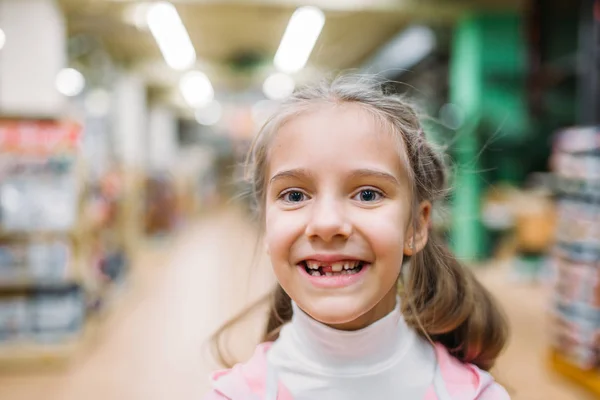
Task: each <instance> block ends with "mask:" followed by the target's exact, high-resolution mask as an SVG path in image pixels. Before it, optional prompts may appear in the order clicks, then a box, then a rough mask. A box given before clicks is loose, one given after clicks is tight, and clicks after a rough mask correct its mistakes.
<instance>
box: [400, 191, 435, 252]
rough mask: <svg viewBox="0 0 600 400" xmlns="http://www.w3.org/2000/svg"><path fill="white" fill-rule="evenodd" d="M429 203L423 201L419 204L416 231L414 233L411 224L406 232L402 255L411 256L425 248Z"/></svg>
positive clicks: (429, 212)
mask: <svg viewBox="0 0 600 400" xmlns="http://www.w3.org/2000/svg"><path fill="white" fill-rule="evenodd" d="M431 208H432V206H431V203H430V202H429V201H423V202H422V203H421V204H419V210H418V211H417V215H416V216H415V217H416V218H417V230H416V231H415V229H414V226H413V224H412V221H411V224H410V226H409V227H408V230H407V232H406V238H405V241H404V255H405V256H412V255H414V254H416V253H418V252H420V251H421V250H423V248H424V247H425V245H426V244H427V240H428V239H429V224H430V222H431Z"/></svg>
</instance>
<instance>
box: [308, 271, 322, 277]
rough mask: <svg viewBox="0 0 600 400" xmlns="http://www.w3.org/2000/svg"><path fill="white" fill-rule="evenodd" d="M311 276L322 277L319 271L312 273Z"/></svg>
mask: <svg viewBox="0 0 600 400" xmlns="http://www.w3.org/2000/svg"><path fill="white" fill-rule="evenodd" d="M310 274H311V275H312V276H321V274H319V271H310Z"/></svg>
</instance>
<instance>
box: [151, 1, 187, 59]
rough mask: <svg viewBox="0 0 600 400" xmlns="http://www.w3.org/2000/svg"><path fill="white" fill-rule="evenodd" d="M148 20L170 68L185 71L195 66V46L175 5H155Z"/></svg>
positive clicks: (162, 3) (163, 3) (164, 3)
mask: <svg viewBox="0 0 600 400" xmlns="http://www.w3.org/2000/svg"><path fill="white" fill-rule="evenodd" d="M146 20H147V22H148V28H150V32H152V35H153V36H154V39H155V40H156V43H157V44H158V48H159V49H160V51H161V53H162V55H163V58H164V59H165V62H166V63H167V65H168V66H169V67H171V68H173V69H176V70H184V69H187V68H190V67H191V66H192V65H194V62H195V61H196V52H195V51H194V46H193V45H192V41H191V40H190V37H189V35H188V33H187V31H186V30H185V26H184V25H183V22H181V18H180V17H179V14H178V13H177V10H176V9H175V6H173V4H171V3H167V2H160V3H156V4H153V5H152V6H151V7H150V9H149V10H148V14H147V15H146Z"/></svg>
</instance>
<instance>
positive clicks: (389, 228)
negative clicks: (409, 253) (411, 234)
mask: <svg viewBox="0 0 600 400" xmlns="http://www.w3.org/2000/svg"><path fill="white" fill-rule="evenodd" d="M407 217H408V212H406V211H405V209H404V208H403V207H400V206H396V207H388V208H386V209H381V210H377V211H376V212H371V213H370V214H369V215H368V218H363V221H362V222H361V224H360V226H361V227H362V228H361V231H362V234H363V235H364V236H365V237H366V238H367V240H368V241H369V245H370V246H371V248H372V249H373V251H374V253H375V256H376V257H377V258H378V259H379V260H380V261H384V262H386V263H387V262H390V263H394V264H396V263H397V265H400V264H401V262H402V258H403V253H404V251H403V249H404V240H405V237H406V236H405V227H406V226H407Z"/></svg>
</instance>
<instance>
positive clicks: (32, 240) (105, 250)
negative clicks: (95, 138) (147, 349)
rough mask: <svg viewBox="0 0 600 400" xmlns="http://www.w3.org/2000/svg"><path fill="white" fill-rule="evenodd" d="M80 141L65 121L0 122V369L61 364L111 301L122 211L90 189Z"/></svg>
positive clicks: (116, 203)
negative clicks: (114, 254)
mask: <svg viewBox="0 0 600 400" xmlns="http://www.w3.org/2000/svg"><path fill="white" fill-rule="evenodd" d="M82 137H83V129H82V127H81V126H79V125H78V124H76V123H73V122H70V121H56V120H47V119H44V120H28V119H22V120H7V119H2V118H0V194H3V195H4V197H3V198H2V199H3V201H0V368H4V367H9V368H10V367H11V366H21V365H29V366H34V365H35V366H37V365H42V364H54V361H67V360H68V359H70V358H71V357H72V356H73V355H74V354H75V353H76V352H77V351H78V350H79V349H80V348H81V347H83V346H85V345H86V344H87V342H88V340H87V339H88V338H89V337H91V336H94V334H95V332H97V331H98V329H99V324H100V319H101V318H100V316H101V315H102V314H103V313H102V312H101V311H104V309H103V307H102V305H104V304H108V305H109V306H110V305H111V304H113V303H114V302H115V301H117V300H115V299H116V297H117V296H118V292H119V291H118V290H116V288H115V286H117V283H118V282H116V280H115V279H114V278H116V277H118V278H122V276H121V275H122V274H121V272H122V271H118V272H119V273H116V272H115V270H118V268H116V267H115V263H118V262H121V259H120V258H119V259H118V258H117V257H114V256H113V253H114V252H115V251H113V250H111V249H112V247H115V246H117V247H118V246H120V245H122V241H123V237H124V236H125V235H124V233H123V229H124V224H123V223H122V218H121V217H122V216H121V215H120V213H121V212H122V209H123V204H122V200H121V199H120V198H116V199H111V200H110V201H108V200H106V199H105V198H104V197H102V196H101V195H97V194H96V193H95V192H94V190H93V189H91V188H90V186H91V183H90V180H89V177H88V176H87V172H88V171H87V165H86V160H85V157H84V155H83V152H82V145H81V142H82ZM114 182H115V181H114V177H113V180H112V181H111V182H110V183H111V184H113V183H114ZM97 186H99V184H98V185H97ZM109 186H110V187H111V188H113V186H115V185H112V186H111V185H109ZM116 186H118V185H116ZM0 197H1V196H0ZM117 197H118V196H117ZM7 198H8V199H9V201H7V200H6V199H7ZM108 203H110V204H108ZM107 215H108V216H109V217H106V216H107ZM107 219H110V221H108V222H107ZM107 243H109V244H107ZM111 246H112V247H111ZM111 257H112V258H111ZM106 259H108V261H106ZM106 264H108V266H106Z"/></svg>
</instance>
